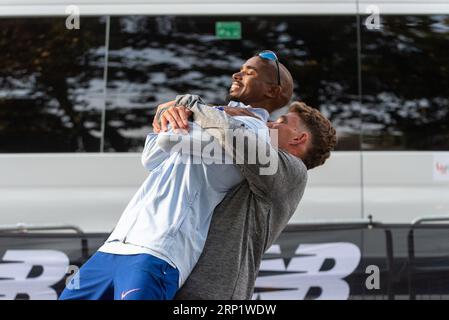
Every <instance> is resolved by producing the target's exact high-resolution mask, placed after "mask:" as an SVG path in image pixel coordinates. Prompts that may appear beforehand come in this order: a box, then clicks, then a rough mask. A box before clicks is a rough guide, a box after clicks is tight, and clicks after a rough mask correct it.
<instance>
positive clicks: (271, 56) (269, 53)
mask: <svg viewBox="0 0 449 320" xmlns="http://www.w3.org/2000/svg"><path fill="white" fill-rule="evenodd" d="M258 56H259V57H261V58H262V59H267V60H272V61H274V62H276V70H277V75H278V86H280V85H281V73H280V72H279V59H278V57H277V56H276V53H274V52H273V51H270V50H264V51H262V52H260V53H259V54H258Z"/></svg>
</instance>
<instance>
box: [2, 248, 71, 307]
mask: <svg viewBox="0 0 449 320" xmlns="http://www.w3.org/2000/svg"><path fill="white" fill-rule="evenodd" d="M68 265H69V258H68V257H67V256H66V255H65V253H63V252H60V251H54V250H8V251H6V253H5V254H4V255H3V257H2V259H0V299H2V300H13V299H16V298H17V297H18V296H19V297H27V298H29V299H31V300H34V299H36V300H56V299H57V298H58V296H57V293H56V292H55V290H53V289H52V288H51V286H53V285H54V284H56V283H58V282H59V281H60V280H62V279H63V278H64V276H65V273H66V270H67V267H68ZM32 270H38V271H39V272H38V273H37V274H33V272H32Z"/></svg>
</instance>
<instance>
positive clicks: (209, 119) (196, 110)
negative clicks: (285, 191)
mask: <svg viewBox="0 0 449 320" xmlns="http://www.w3.org/2000/svg"><path fill="white" fill-rule="evenodd" d="M177 105H181V106H184V107H186V108H187V109H189V110H190V111H192V112H193V119H194V121H195V122H196V123H197V124H199V125H200V126H201V127H202V128H203V129H205V130H206V131H207V132H208V133H209V134H210V135H212V136H213V137H215V138H216V140H217V141H218V143H219V144H220V145H221V146H222V147H223V148H224V149H225V152H226V153H227V154H229V155H230V156H232V158H233V159H234V162H235V164H236V165H237V166H239V168H240V170H241V172H242V174H243V176H244V177H245V179H246V180H247V181H248V183H249V185H250V188H251V189H252V191H253V192H254V193H255V194H256V195H258V196H260V197H261V198H264V199H271V197H272V195H273V190H274V189H273V188H275V187H277V186H278V184H279V182H281V183H287V182H288V181H292V179H293V181H294V180H295V179H296V178H298V179H301V178H303V170H302V169H303V168H304V164H303V163H302V161H301V160H300V159H297V158H295V157H293V156H291V155H286V154H285V153H284V152H282V151H278V150H277V149H276V148H275V147H276V146H277V132H276V131H272V132H271V134H272V139H271V140H272V141H273V140H274V142H275V144H274V145H272V144H271V143H270V139H269V138H268V137H267V130H268V129H267V127H263V126H261V127H260V130H257V132H254V131H251V130H248V126H247V125H245V123H244V122H242V121H240V120H237V119H235V118H233V117H230V116H229V115H227V114H226V113H225V112H223V111H221V110H218V109H215V108H210V107H209V106H207V105H206V104H204V102H203V101H202V100H201V98H200V97H199V96H196V95H184V96H179V97H177V99H176V103H175V106H177ZM174 108H175V107H174ZM281 154H282V157H280V155H281Z"/></svg>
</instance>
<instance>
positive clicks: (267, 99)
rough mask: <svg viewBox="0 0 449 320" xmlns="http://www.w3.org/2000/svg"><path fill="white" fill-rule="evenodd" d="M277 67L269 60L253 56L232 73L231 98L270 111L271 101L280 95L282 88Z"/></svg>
mask: <svg viewBox="0 0 449 320" xmlns="http://www.w3.org/2000/svg"><path fill="white" fill-rule="evenodd" d="M275 68H276V67H275V66H274V65H271V64H270V61H268V60H264V59H261V58H259V57H252V58H251V59H249V60H248V61H246V62H245V64H243V66H242V67H241V68H240V71H239V72H237V73H234V74H233V75H232V85H231V88H230V89H229V96H230V98H231V99H232V100H235V101H241V102H243V103H244V104H247V105H251V106H253V107H259V108H266V109H267V110H269V111H270V108H271V106H270V103H271V101H272V100H273V99H275V98H276V97H277V96H278V95H279V89H280V88H279V86H277V84H276V81H277V80H276V70H275Z"/></svg>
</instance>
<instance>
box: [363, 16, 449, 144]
mask: <svg viewBox="0 0 449 320" xmlns="http://www.w3.org/2000/svg"><path fill="white" fill-rule="evenodd" d="M382 24H383V27H382V29H381V30H380V31H369V30H367V29H366V28H364V27H363V26H362V81H363V90H362V92H363V102H364V111H363V146H364V148H365V149H371V150H449V16H447V15H446V16H383V17H382Z"/></svg>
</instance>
